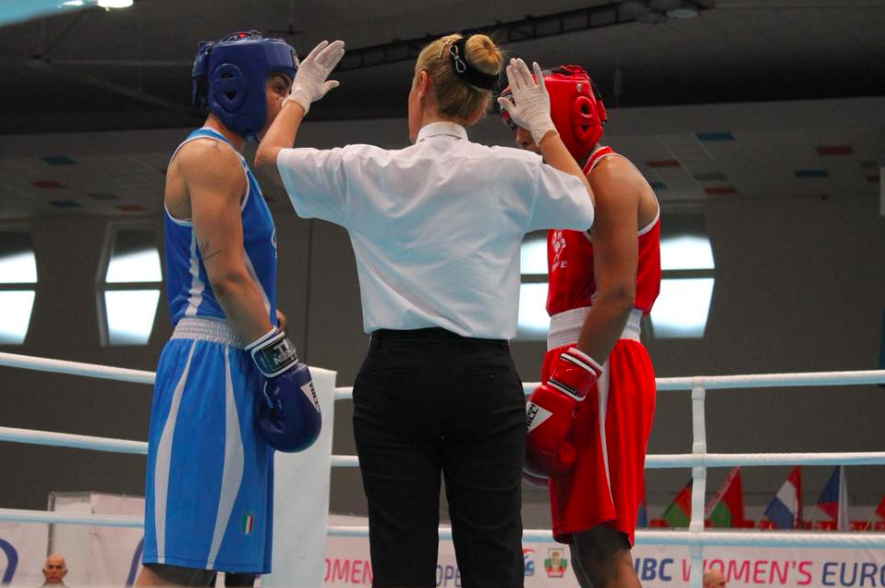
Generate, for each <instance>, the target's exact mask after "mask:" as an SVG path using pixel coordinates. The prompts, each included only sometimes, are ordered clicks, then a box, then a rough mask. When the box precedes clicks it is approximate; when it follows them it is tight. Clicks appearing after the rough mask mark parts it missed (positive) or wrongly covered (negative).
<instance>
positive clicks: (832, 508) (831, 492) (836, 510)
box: [817, 466, 848, 531]
mask: <svg viewBox="0 0 885 588" xmlns="http://www.w3.org/2000/svg"><path fill="white" fill-rule="evenodd" d="M817 508H819V509H820V510H821V511H823V512H824V513H826V515H827V516H828V517H830V518H831V519H833V520H834V521H836V529H837V530H839V531H847V530H848V486H847V485H846V483H845V468H844V467H842V466H836V469H835V470H833V474H832V475H831V476H830V481H829V482H827V485H826V486H824V491H823V492H821V493H820V498H818V499H817Z"/></svg>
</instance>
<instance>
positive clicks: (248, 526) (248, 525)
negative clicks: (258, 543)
mask: <svg viewBox="0 0 885 588" xmlns="http://www.w3.org/2000/svg"><path fill="white" fill-rule="evenodd" d="M254 526H255V517H253V516H252V515H250V514H245V515H243V534H244V535H248V534H249V533H251V532H252V528H253V527H254Z"/></svg>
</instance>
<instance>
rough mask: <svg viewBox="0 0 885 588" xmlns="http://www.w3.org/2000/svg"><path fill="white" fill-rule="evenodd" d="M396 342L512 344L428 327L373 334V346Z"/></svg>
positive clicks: (506, 346) (506, 347) (379, 331)
mask: <svg viewBox="0 0 885 588" xmlns="http://www.w3.org/2000/svg"><path fill="white" fill-rule="evenodd" d="M394 341H441V342H442V341H452V342H462V343H487V344H489V345H495V346H497V347H500V348H502V349H509V348H510V344H509V343H508V342H507V340H506V339H481V338H478V337H464V336H463V335H459V334H457V333H453V332H451V331H447V330H446V329H443V328H440V327H428V328H426V329H409V330H394V329H379V330H377V331H374V332H373V333H372V345H378V344H380V343H381V342H385V343H392V342H394Z"/></svg>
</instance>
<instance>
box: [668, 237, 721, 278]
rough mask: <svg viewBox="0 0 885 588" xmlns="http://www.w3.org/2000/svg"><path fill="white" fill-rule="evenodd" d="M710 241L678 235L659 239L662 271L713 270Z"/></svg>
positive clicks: (703, 238)
mask: <svg viewBox="0 0 885 588" xmlns="http://www.w3.org/2000/svg"><path fill="white" fill-rule="evenodd" d="M715 268H716V264H715V263H714V262H713V248H712V247H711V246H710V239H708V238H707V237H701V236H698V235H679V236H673V237H666V238H663V239H661V269H662V270H698V269H715Z"/></svg>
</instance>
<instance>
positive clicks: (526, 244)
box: [519, 234, 547, 276]
mask: <svg viewBox="0 0 885 588" xmlns="http://www.w3.org/2000/svg"><path fill="white" fill-rule="evenodd" d="M519 271H520V273H522V274H523V275H541V276H546V275H547V235H546V234H544V235H540V236H530V237H526V239H525V241H523V242H522V246H521V247H520V249H519Z"/></svg>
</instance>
